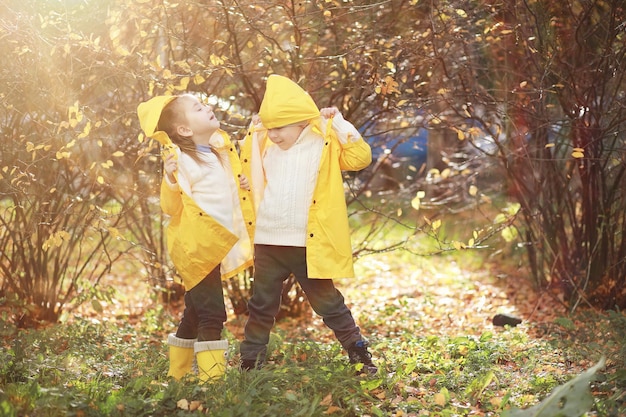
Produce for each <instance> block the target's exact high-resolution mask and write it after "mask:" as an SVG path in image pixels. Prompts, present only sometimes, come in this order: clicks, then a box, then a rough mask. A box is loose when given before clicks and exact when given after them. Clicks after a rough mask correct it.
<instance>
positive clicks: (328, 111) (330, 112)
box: [320, 107, 339, 119]
mask: <svg viewBox="0 0 626 417" xmlns="http://www.w3.org/2000/svg"><path fill="white" fill-rule="evenodd" d="M338 113H339V109H338V108H337V107H324V108H323V109H320V115H321V116H322V117H324V118H326V119H330V118H331V117H334V116H336V115H337V114H338Z"/></svg>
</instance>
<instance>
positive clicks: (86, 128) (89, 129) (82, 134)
mask: <svg viewBox="0 0 626 417" xmlns="http://www.w3.org/2000/svg"><path fill="white" fill-rule="evenodd" d="M89 132H91V122H87V124H86V125H85V128H84V129H83V133H81V134H80V135H78V139H82V138H85V137H87V136H88V135H89Z"/></svg>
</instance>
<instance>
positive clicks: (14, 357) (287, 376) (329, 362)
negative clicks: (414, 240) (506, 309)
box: [0, 253, 626, 417]
mask: <svg viewBox="0 0 626 417" xmlns="http://www.w3.org/2000/svg"><path fill="white" fill-rule="evenodd" d="M467 256H469V255H468V253H464V254H463V257H467ZM463 257H460V258H455V257H454V256H453V255H447V256H445V257H437V258H423V259H421V261H419V262H417V263H416V262H414V261H415V259H414V258H411V257H407V255H406V253H404V254H402V253H390V254H384V256H383V255H381V256H380V257H366V258H364V259H363V260H361V261H360V262H359V263H358V264H357V275H359V276H360V279H357V281H354V282H348V281H345V282H344V281H339V282H338V285H339V286H340V287H341V288H342V289H343V290H342V291H343V292H344V294H345V295H346V300H347V301H348V302H349V303H350V304H351V305H353V314H355V318H356V319H357V322H358V323H359V325H360V326H361V328H362V329H363V331H364V333H365V334H366V335H367V336H368V338H369V339H370V341H371V344H372V347H371V351H372V352H373V353H374V357H375V360H376V363H377V364H378V365H379V367H380V372H379V374H378V375H376V376H370V377H366V376H359V375H356V373H355V370H354V368H353V367H352V366H350V365H348V364H347V360H346V355H345V352H343V351H342V350H341V348H340V346H339V345H338V344H337V342H336V341H335V340H334V338H333V337H332V335H331V334H330V332H329V330H328V329H327V328H325V326H324V325H323V324H322V323H321V321H320V320H319V319H318V318H316V317H314V316H307V317H305V318H302V319H293V318H292V319H285V320H284V321H283V322H281V323H279V324H278V325H277V326H276V328H275V335H274V336H273V338H272V343H271V346H270V362H269V364H268V365H267V366H266V367H265V368H263V369H262V370H259V371H253V372H244V373H242V372H240V371H239V370H238V369H237V360H238V347H239V342H240V340H239V339H238V338H237V337H236V336H234V333H233V332H231V331H230V330H232V329H234V328H235V327H236V326H240V325H241V319H238V320H237V319H233V321H231V322H229V323H227V329H228V330H229V331H227V332H226V335H227V337H228V339H229V342H230V348H229V349H230V351H229V357H230V359H229V366H228V368H227V371H226V374H225V375H224V377H223V378H222V379H220V380H219V381H215V382H210V383H206V384H200V383H198V381H197V380H195V379H194V378H193V377H191V378H189V379H186V380H183V381H180V382H176V381H173V380H171V379H168V378H167V377H166V373H167V367H168V360H167V346H166V344H165V340H166V335H167V333H168V332H170V331H172V326H173V325H174V324H175V323H176V321H177V319H178V317H177V314H178V313H177V312H176V313H174V312H170V311H169V310H168V309H167V308H164V307H163V306H162V305H155V306H154V307H152V308H150V309H148V310H147V311H146V312H145V314H144V316H143V318H142V320H139V321H137V320H135V321H133V323H130V320H131V318H130V317H123V316H119V317H115V318H108V319H105V318H102V319H98V320H96V319H94V318H88V317H86V316H83V317H81V316H75V317H73V318H72V319H68V320H67V321H66V322H64V323H60V324H56V325H51V326H48V327H45V328H41V329H37V330H19V331H17V330H16V329H15V328H14V327H11V323H8V322H7V320H8V319H9V317H11V316H10V315H6V314H5V315H3V316H1V317H2V318H0V325H2V326H1V327H2V328H3V329H7V330H6V331H3V332H2V333H1V335H2V336H1V338H0V341H1V342H2V345H1V350H0V416H27V415H28V416H81V417H83V416H190V415H211V416H277V415H279V416H280V415H287V416H325V415H331V416H362V415H369V416H464V415H487V416H499V415H501V414H502V413H503V410H506V409H509V408H512V407H515V408H526V407H530V406H532V405H535V404H538V403H539V402H540V401H542V400H543V399H544V398H546V397H547V396H548V395H549V394H550V392H552V390H553V389H555V388H556V387H557V386H559V385H561V384H563V383H565V382H567V381H569V380H571V379H572V378H574V377H575V376H576V375H578V374H580V373H581V372H583V371H584V370H585V369H587V368H589V367H591V366H592V365H593V364H595V363H596V362H598V361H599V360H600V358H601V357H602V356H606V357H607V365H606V367H605V369H604V370H603V371H602V372H601V373H600V374H599V375H598V380H597V381H595V382H593V384H592V386H591V391H592V392H593V395H594V406H593V408H592V411H590V412H589V413H587V414H586V415H589V416H591V415H593V416H618V415H624V414H625V413H626V396H625V394H624V391H625V390H626V369H625V368H626V366H625V364H626V348H625V346H626V343H625V342H626V316H625V315H624V314H623V313H619V312H608V313H606V314H601V313H592V312H583V311H581V312H580V313H579V314H578V315H577V316H572V317H557V318H556V319H554V320H552V321H550V322H542V323H532V322H530V323H525V324H524V325H522V326H519V327H516V328H507V329H500V328H493V327H490V326H486V325H483V324H481V323H482V321H481V320H477V323H464V324H459V323H461V319H462V316H463V314H464V313H467V314H468V316H469V317H472V316H471V315H480V314H482V313H481V312H480V311H479V310H476V311H469V312H467V311H464V309H465V310H467V309H470V310H471V309H474V308H475V307H474V306H473V305H472V304H471V300H470V301H468V304H467V305H466V306H463V305H457V306H456V307H454V306H453V305H445V304H442V300H443V299H442V298H437V297H438V295H437V293H436V291H437V289H442V290H445V291H450V292H454V293H460V294H462V295H463V294H465V296H466V295H467V294H471V293H473V292H476V291H477V289H478V288H480V287H478V286H477V284H475V283H474V282H473V281H472V280H474V281H476V280H480V279H486V278H488V277H486V275H487V274H486V273H485V272H484V271H472V272H471V273H470V275H469V276H468V277H463V276H461V277H459V276H457V274H458V271H459V270H461V271H462V270H463V269H462V268H458V264H457V263H458V262H465V263H466V264H467V265H471V266H472V268H474V267H476V268H478V267H481V266H482V265H481V264H479V263H478V262H473V261H471V260H470V259H465V258H463ZM407 262H412V263H411V265H410V268H409V267H408V266H407ZM454 265H457V267H456V269H455V267H454ZM416 269H419V270H416ZM479 273H482V274H483V275H480V274H479ZM411 274H414V275H415V276H413V278H412V275H411ZM422 276H425V277H423V278H420V279H423V281H419V280H417V278H416V277H422ZM437 276H439V277H438V278H437ZM466 278H467V279H466ZM394 279H395V280H397V281H391V280H394ZM437 279H438V280H439V281H437ZM429 280H432V281H434V282H433V283H432V286H431V287H427V286H426V285H425V284H426V283H427V282H428V281H429ZM492 281H493V280H492ZM496 283H497V282H496ZM385 286H388V288H387V287H385ZM478 298H480V297H478ZM155 299H156V298H155ZM457 304H458V303H457ZM453 307H454V308H456V309H455V310H453V309H452V308H453ZM435 323H441V324H440V325H439V326H440V327H435ZM239 330H240V329H239Z"/></svg>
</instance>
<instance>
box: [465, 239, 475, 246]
mask: <svg viewBox="0 0 626 417" xmlns="http://www.w3.org/2000/svg"><path fill="white" fill-rule="evenodd" d="M474 243H475V241H474V239H470V240H469V241H468V242H467V246H474Z"/></svg>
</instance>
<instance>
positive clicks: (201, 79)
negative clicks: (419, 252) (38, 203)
mask: <svg viewBox="0 0 626 417" xmlns="http://www.w3.org/2000/svg"><path fill="white" fill-rule="evenodd" d="M205 81H206V79H205V78H204V77H203V76H202V75H201V74H196V75H195V76H194V77H193V83H194V84H195V85H200V84H202V83H203V82H205Z"/></svg>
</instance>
